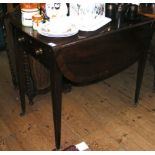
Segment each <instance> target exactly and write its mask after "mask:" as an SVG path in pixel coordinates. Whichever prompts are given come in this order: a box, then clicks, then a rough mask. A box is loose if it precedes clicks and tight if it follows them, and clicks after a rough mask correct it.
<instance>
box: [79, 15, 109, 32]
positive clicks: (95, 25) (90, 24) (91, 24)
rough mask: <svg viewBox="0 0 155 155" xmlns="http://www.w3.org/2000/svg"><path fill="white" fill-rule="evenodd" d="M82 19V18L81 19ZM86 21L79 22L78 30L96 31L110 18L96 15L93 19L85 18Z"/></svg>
mask: <svg viewBox="0 0 155 155" xmlns="http://www.w3.org/2000/svg"><path fill="white" fill-rule="evenodd" d="M82 20H84V19H82ZM86 20H87V22H85V23H84V22H81V24H79V30H81V31H96V30H98V29H99V28H101V27H102V26H104V25H106V24H108V23H109V22H110V21H111V18H108V17H98V18H96V19H95V20H94V19H93V20H91V19H90V20H88V18H87V19H86Z"/></svg>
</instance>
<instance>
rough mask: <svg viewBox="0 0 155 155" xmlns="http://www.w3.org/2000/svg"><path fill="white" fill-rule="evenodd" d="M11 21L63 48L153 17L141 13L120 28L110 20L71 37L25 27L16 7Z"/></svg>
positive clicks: (35, 36) (47, 43) (44, 41)
mask: <svg viewBox="0 0 155 155" xmlns="http://www.w3.org/2000/svg"><path fill="white" fill-rule="evenodd" d="M9 16H10V17H9V18H10V19H11V22H13V24H15V25H16V26H18V27H20V29H21V30H22V31H23V32H25V33H27V34H28V35H30V36H32V37H33V38H36V39H37V40H39V41H41V42H43V43H45V44H46V45H48V46H53V45H54V46H53V47H52V48H53V50H54V49H58V48H62V47H65V46H69V45H72V44H76V43H78V42H81V41H84V40H88V39H92V38H94V37H98V36H101V35H107V33H114V32H117V31H121V30H124V29H129V28H132V27H136V26H139V25H143V24H146V23H148V22H151V20H152V19H150V18H147V17H144V16H142V15H139V16H138V18H137V20H135V21H126V22H123V23H122V24H121V27H120V28H117V22H113V21H112V22H110V23H108V24H106V25H105V26H103V27H101V28H100V29H98V30H96V31H93V32H83V31H79V33H78V34H76V35H74V36H71V37H64V38H54V37H45V36H42V35H40V34H39V33H38V32H37V31H35V30H33V28H31V27H25V26H22V23H21V13H20V10H19V9H16V10H15V11H14V12H13V13H10V15H9Z"/></svg>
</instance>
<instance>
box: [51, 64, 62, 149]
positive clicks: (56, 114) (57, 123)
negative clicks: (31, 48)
mask: <svg viewBox="0 0 155 155" xmlns="http://www.w3.org/2000/svg"><path fill="white" fill-rule="evenodd" d="M52 68H53V69H52V71H51V74H50V77H51V91H52V92H51V96H52V106H53V121H54V133H55V144H56V149H57V150H59V149H60V142H61V102H62V75H61V73H60V71H59V69H58V67H57V65H56V64H54V65H53V67H52Z"/></svg>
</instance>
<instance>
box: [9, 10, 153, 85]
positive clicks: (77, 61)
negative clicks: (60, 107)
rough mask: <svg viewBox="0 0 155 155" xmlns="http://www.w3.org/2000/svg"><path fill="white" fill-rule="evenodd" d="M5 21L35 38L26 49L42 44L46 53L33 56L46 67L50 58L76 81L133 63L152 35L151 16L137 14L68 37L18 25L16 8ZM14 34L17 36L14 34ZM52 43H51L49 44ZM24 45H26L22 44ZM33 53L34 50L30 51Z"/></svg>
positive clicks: (107, 74)
mask: <svg viewBox="0 0 155 155" xmlns="http://www.w3.org/2000/svg"><path fill="white" fill-rule="evenodd" d="M8 17H9V21H10V22H11V23H12V24H13V25H14V26H15V27H17V28H18V29H19V30H20V31H21V32H22V33H24V34H26V35H27V36H28V39H27V40H29V39H31V38H29V37H32V38H33V39H34V40H35V41H37V44H35V45H36V47H32V48H31V47H30V49H27V48H28V47H27V46H33V45H29V43H27V45H26V44H25V43H24V44H23V47H22V48H26V49H25V50H28V52H29V51H35V49H34V48H39V42H40V43H41V44H44V45H45V46H46V47H47V48H48V49H49V52H48V51H46V50H45V52H43V54H41V55H39V56H37V58H38V59H40V61H41V62H43V63H44V65H46V66H47V67H50V66H52V64H51V63H52V61H51V60H53V59H55V60H56V63H57V64H58V66H59V69H60V71H61V72H62V74H63V75H64V76H65V77H66V78H67V79H69V80H71V81H73V82H76V83H87V82H92V81H95V80H100V79H103V78H104V79H105V78H108V77H110V76H112V75H114V74H116V73H119V72H120V71H122V70H124V69H126V68H127V67H129V66H130V65H131V64H133V63H134V62H136V61H137V60H138V59H139V58H140V56H141V55H142V54H143V53H144V52H145V51H147V49H148V46H149V42H150V40H151V36H152V33H153V31H152V28H151V27H152V26H151V25H152V23H153V21H154V20H153V19H150V18H148V17H145V16H142V15H139V16H138V17H137V18H136V20H134V21H126V22H123V23H121V26H120V27H119V28H118V26H117V22H114V21H112V22H110V23H109V24H107V25H105V26H103V27H101V28H100V29H98V30H97V31H93V32H79V33H78V34H76V35H74V36H72V37H66V38H49V37H45V36H42V35H40V34H39V33H37V31H34V30H33V29H32V28H29V27H24V26H22V24H21V14H20V11H19V10H16V11H15V12H14V13H11V14H9V15H8ZM16 36H17V35H16ZM51 44H55V46H51ZM25 46H26V47H25ZM31 54H32V55H34V52H31Z"/></svg>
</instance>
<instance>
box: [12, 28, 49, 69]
mask: <svg viewBox="0 0 155 155" xmlns="http://www.w3.org/2000/svg"><path fill="white" fill-rule="evenodd" d="M15 34H16V41H17V44H18V46H19V47H20V48H21V49H22V50H23V51H26V53H29V54H31V55H32V56H33V57H35V58H37V59H38V60H39V61H40V62H41V63H43V64H45V65H46V64H47V66H46V67H49V65H51V54H52V49H51V48H50V47H48V46H47V45H45V44H43V43H41V42H40V41H39V40H37V39H35V38H32V37H31V36H29V35H28V34H26V33H23V32H21V31H20V30H18V29H16V30H15Z"/></svg>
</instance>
